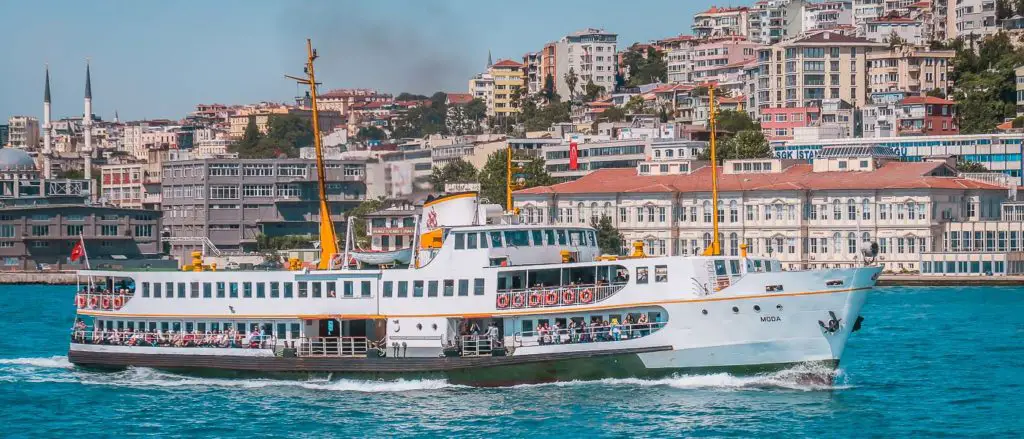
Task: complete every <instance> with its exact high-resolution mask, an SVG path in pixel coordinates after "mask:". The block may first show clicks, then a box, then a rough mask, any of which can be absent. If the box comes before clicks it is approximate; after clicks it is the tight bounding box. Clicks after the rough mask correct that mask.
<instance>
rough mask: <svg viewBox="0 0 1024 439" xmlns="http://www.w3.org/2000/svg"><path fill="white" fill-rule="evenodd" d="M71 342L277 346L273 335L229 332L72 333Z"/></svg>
mask: <svg viewBox="0 0 1024 439" xmlns="http://www.w3.org/2000/svg"><path fill="white" fill-rule="evenodd" d="M71 342H72V343H79V344H97V345H108V346H145V347H171V348H244V349H271V348H273V347H274V345H275V344H277V342H276V339H275V338H274V337H273V336H270V335H248V334H241V333H226V332H209V331H208V332H202V333H199V332H174V331H131V330H123V331H118V330H113V331H106V330H101V331H95V330H91V329H72V330H71Z"/></svg>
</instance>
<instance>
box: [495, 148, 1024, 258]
mask: <svg viewBox="0 0 1024 439" xmlns="http://www.w3.org/2000/svg"><path fill="white" fill-rule="evenodd" d="M718 172H719V175H718V184H719V204H718V206H717V207H716V206H713V205H712V203H711V200H710V198H711V169H710V167H709V166H706V165H701V164H699V163H693V166H691V167H689V168H686V169H680V170H677V171H676V173H675V174H674V175H642V174H641V173H639V172H638V170H637V169H628V168H624V169H602V170H599V171H596V172H592V173H590V174H588V175H586V176H584V177H582V178H580V179H578V180H575V181H571V182H566V183H560V184H555V185H552V186H546V187H536V188H531V189H526V190H521V191H517V192H516V193H515V194H514V204H515V206H516V207H517V208H519V209H520V212H521V214H522V218H523V219H524V221H525V222H527V223H536V224H588V223H590V222H591V221H594V220H596V219H599V218H601V217H602V216H608V217H610V218H611V219H612V221H613V223H614V224H615V226H616V227H617V228H618V230H619V231H620V232H621V233H622V234H623V236H624V238H625V239H624V241H625V242H623V247H624V250H625V248H626V247H629V244H630V243H631V242H633V241H641V242H643V243H644V251H645V252H646V253H647V254H652V255H659V256H660V255H695V254H700V253H701V252H702V251H703V249H704V248H706V247H707V246H708V245H709V244H710V242H711V238H712V237H711V232H710V227H711V223H712V218H713V216H714V215H717V217H718V218H717V219H718V221H719V227H720V233H721V235H719V239H720V241H721V243H722V249H723V252H724V253H725V254H730V255H737V254H738V253H739V246H740V244H741V243H745V244H746V245H747V250H748V252H749V253H750V254H752V255H757V256H772V257H777V258H779V259H781V260H782V262H783V266H784V267H785V268H786V269H798V268H819V267H820V268H826V267H849V266H856V265H858V264H860V263H861V261H860V260H859V258H860V256H859V248H860V247H861V245H862V244H863V243H864V242H877V243H878V244H879V246H880V250H881V254H880V257H879V261H878V262H880V263H882V264H884V265H885V266H886V269H887V270H889V271H917V270H919V269H920V261H921V254H922V252H928V251H932V250H937V249H940V248H941V245H940V243H941V242H942V240H943V232H944V230H945V229H946V227H947V226H946V225H945V224H947V223H950V222H970V221H979V220H988V219H993V218H998V214H999V208H998V207H999V204H1000V203H1002V202H1004V201H1006V200H1007V199H1008V196H1009V191H1008V190H1007V188H1005V187H1003V186H999V185H996V184H991V183H986V182H982V181H978V180H974V179H969V178H963V177H958V176H957V174H956V171H955V170H953V169H952V167H950V165H949V163H947V162H945V161H925V162H918V163H906V162H898V161H892V160H890V159H886V158H880V157H875V156H874V155H872V147H864V148H860V149H851V148H846V149H841V150H839V149H837V150H833V151H831V152H828V153H827V154H826V153H823V154H822V157H819V158H818V159H816V160H815V161H814V162H813V163H811V164H807V163H798V162H792V161H787V160H782V159H753V160H729V161H726V162H725V165H724V166H723V167H721V168H719V170H718ZM1020 244H1021V242H1020V241H1018V246H1017V248H1016V251H1020V250H1021V247H1020Z"/></svg>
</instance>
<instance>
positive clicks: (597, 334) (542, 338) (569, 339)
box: [513, 322, 667, 347]
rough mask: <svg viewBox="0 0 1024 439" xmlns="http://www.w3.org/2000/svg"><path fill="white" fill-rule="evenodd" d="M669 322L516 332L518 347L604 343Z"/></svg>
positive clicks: (642, 334) (645, 332) (637, 335)
mask: <svg viewBox="0 0 1024 439" xmlns="http://www.w3.org/2000/svg"><path fill="white" fill-rule="evenodd" d="M666 324H667V322H653V323H633V324H629V325H586V326H584V327H582V328H576V327H573V328H557V329H538V330H535V331H524V332H517V333H515V335H514V337H513V340H514V341H515V345H516V346H517V347H522V346H539V345H549V344H570V343H603V342H615V341H622V340H633V339H637V338H641V337H646V336H648V335H651V334H653V333H655V332H657V331H658V330H660V329H661V328H664V327H665V325H666Z"/></svg>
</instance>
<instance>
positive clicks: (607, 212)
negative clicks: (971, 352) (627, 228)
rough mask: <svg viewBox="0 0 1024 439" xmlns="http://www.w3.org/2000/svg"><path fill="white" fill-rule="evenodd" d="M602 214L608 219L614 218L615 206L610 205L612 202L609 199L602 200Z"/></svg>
mask: <svg viewBox="0 0 1024 439" xmlns="http://www.w3.org/2000/svg"><path fill="white" fill-rule="evenodd" d="M604 216H606V217H608V218H609V219H611V218H615V207H613V206H612V203H611V202H610V201H605V202H604Z"/></svg>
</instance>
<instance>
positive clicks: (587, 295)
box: [580, 288, 594, 303]
mask: <svg viewBox="0 0 1024 439" xmlns="http://www.w3.org/2000/svg"><path fill="white" fill-rule="evenodd" d="M593 300H594V293H592V292H591V291H590V289H589V288H588V289H585V290H583V291H582V292H580V302H583V303H590V302H592V301H593Z"/></svg>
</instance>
